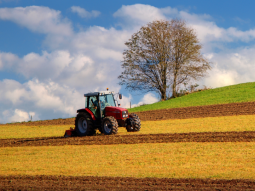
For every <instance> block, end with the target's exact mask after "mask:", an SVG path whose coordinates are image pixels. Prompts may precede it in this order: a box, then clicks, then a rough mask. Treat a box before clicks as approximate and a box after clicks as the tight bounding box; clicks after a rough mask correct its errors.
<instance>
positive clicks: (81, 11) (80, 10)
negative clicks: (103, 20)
mask: <svg viewBox="0 0 255 191" xmlns="http://www.w3.org/2000/svg"><path fill="white" fill-rule="evenodd" d="M71 11H72V12H73V13H77V14H78V15H79V16H80V17H82V18H91V17H98V16H99V15H100V14H101V13H100V11H95V10H93V11H91V12H89V11H86V9H84V8H81V7H79V6H72V7H71Z"/></svg>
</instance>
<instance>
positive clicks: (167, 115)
mask: <svg viewBox="0 0 255 191" xmlns="http://www.w3.org/2000/svg"><path fill="white" fill-rule="evenodd" d="M136 114H138V116H139V117H140V119H141V120H142V121H157V120H166V119H187V118H202V117H218V116H233V115H255V102H244V103H230V104H218V105H208V106H196V107H185V108H173V109H162V110H153V111H143V112H136ZM74 115H75V113H74ZM74 120H75V118H67V119H53V120H44V121H32V122H22V123H14V125H27V126H42V125H73V126H74ZM5 125H6V124H5ZM10 125H13V123H12V124H10Z"/></svg>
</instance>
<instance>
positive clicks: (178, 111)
mask: <svg viewBox="0 0 255 191" xmlns="http://www.w3.org/2000/svg"><path fill="white" fill-rule="evenodd" d="M136 114H137V115H138V116H139V117H140V119H141V120H142V121H156V120H166V119H187V118H202V117H218V116H233V115H254V114H255V102H245V103H230V104H218V105H208V106H196V107H183V108H173V109H163V110H153V111H144V112H137V113H136Z"/></svg>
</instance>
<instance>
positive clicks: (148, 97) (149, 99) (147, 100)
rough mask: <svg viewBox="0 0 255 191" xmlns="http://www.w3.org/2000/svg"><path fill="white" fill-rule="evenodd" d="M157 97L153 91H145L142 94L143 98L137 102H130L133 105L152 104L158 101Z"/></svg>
mask: <svg viewBox="0 0 255 191" xmlns="http://www.w3.org/2000/svg"><path fill="white" fill-rule="evenodd" d="M158 101H159V99H158V98H156V97H155V95H154V94H153V93H147V94H145V95H144V96H143V98H142V99H141V100H140V101H139V102H138V104H132V106H131V107H132V108H133V107H138V106H141V105H146V104H152V103H156V102H158Z"/></svg>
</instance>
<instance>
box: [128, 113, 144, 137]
mask: <svg viewBox="0 0 255 191" xmlns="http://www.w3.org/2000/svg"><path fill="white" fill-rule="evenodd" d="M129 117H130V118H131V119H132V121H133V125H127V126H126V129H127V132H136V131H140V129H141V121H140V118H139V117H138V115H136V114H135V113H131V114H129Z"/></svg>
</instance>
